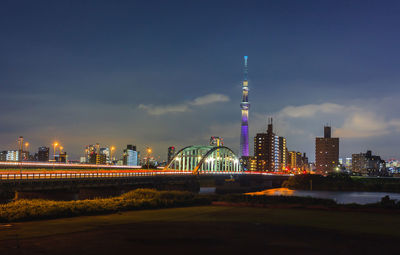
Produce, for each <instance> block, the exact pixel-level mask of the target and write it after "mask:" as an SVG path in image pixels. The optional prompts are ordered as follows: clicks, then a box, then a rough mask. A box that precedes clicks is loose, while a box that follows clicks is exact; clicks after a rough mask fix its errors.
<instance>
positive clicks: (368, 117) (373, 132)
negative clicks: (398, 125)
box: [334, 110, 397, 138]
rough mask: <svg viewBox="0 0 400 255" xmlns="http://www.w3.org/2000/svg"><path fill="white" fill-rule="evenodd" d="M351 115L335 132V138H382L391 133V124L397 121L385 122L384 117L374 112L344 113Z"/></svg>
mask: <svg viewBox="0 0 400 255" xmlns="http://www.w3.org/2000/svg"><path fill="white" fill-rule="evenodd" d="M343 114H345V115H349V116H348V117H347V118H346V120H345V121H344V123H343V125H342V126H341V127H339V128H337V129H336V130H335V132H334V135H335V136H339V137H345V138H365V137H373V136H381V135H386V134H388V133H390V127H391V126H392V124H391V122H396V121H397V120H390V121H385V119H384V118H383V117H382V116H378V115H377V113H374V112H365V111H363V110H358V111H353V112H350V113H347V114H346V113H343Z"/></svg>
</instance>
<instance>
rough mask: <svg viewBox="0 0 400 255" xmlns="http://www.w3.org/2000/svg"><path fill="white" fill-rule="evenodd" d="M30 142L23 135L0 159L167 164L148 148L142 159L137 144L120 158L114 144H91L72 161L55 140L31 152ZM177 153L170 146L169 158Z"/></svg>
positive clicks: (140, 164)
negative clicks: (78, 158) (153, 154)
mask: <svg viewBox="0 0 400 255" xmlns="http://www.w3.org/2000/svg"><path fill="white" fill-rule="evenodd" d="M28 146H29V143H28V142H26V141H24V138H23V137H22V136H21V137H19V138H18V140H17V146H16V147H17V149H12V150H5V151H0V161H9V162H22V161H30V162H55V163H76V164H93V165H126V166H143V165H146V166H148V167H150V166H151V167H157V166H160V165H165V164H166V162H161V163H160V162H158V161H157V160H156V159H155V158H154V157H153V156H152V150H151V149H150V148H147V153H146V155H145V157H143V159H142V160H141V159H140V152H139V151H138V150H137V149H136V146H135V145H131V144H128V145H127V146H126V148H125V149H124V150H123V152H122V156H121V157H120V158H116V156H115V147H114V146H100V144H99V143H95V144H90V145H87V146H86V147H85V150H84V155H83V156H81V157H80V160H78V161H70V160H69V159H68V154H67V152H65V151H64V148H63V147H62V146H61V145H60V144H59V143H58V142H55V143H53V144H52V146H51V147H47V146H41V147H39V148H38V150H37V152H35V153H33V154H30V152H29V148H28ZM174 155H175V147H170V148H168V158H172V157H173V156H174Z"/></svg>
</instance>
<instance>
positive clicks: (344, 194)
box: [247, 188, 400, 205]
mask: <svg viewBox="0 0 400 255" xmlns="http://www.w3.org/2000/svg"><path fill="white" fill-rule="evenodd" d="M247 194H252V195H265V196H298V197H315V198H329V199H333V200H335V201H336V202H337V203H338V204H350V203H357V204H361V205H363V204H370V203H376V202H379V201H381V198H382V197H384V196H389V197H390V198H391V199H396V200H400V193H390V192H361V191H317V190H313V191H311V190H291V189H287V188H278V189H267V190H263V191H260V192H253V193H247Z"/></svg>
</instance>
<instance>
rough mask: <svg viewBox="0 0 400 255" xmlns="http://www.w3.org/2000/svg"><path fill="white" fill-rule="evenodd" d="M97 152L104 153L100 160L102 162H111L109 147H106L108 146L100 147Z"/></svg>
mask: <svg viewBox="0 0 400 255" xmlns="http://www.w3.org/2000/svg"><path fill="white" fill-rule="evenodd" d="M99 154H100V155H104V156H101V157H102V158H104V160H102V161H101V162H102V164H109V163H111V157H110V156H111V154H110V148H108V147H105V148H100V152H99Z"/></svg>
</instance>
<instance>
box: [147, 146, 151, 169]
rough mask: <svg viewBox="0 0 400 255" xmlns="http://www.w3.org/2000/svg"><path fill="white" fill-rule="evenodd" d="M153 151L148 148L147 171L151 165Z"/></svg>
mask: <svg viewBox="0 0 400 255" xmlns="http://www.w3.org/2000/svg"><path fill="white" fill-rule="evenodd" d="M151 152H152V150H151V148H150V147H147V169H149V163H150V154H151Z"/></svg>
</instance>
